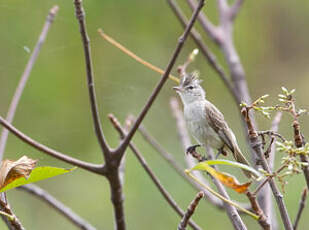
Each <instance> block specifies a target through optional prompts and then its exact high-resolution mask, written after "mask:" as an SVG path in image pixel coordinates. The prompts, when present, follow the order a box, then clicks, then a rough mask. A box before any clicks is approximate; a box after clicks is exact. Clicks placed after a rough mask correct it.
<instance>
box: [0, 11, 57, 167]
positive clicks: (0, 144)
mask: <svg viewBox="0 0 309 230" xmlns="http://www.w3.org/2000/svg"><path fill="white" fill-rule="evenodd" d="M58 9H59V7H58V6H54V7H53V8H51V9H50V11H49V13H48V16H47V18H46V21H45V24H44V26H43V29H42V31H41V34H40V36H39V39H38V41H37V43H36V45H35V47H34V49H33V52H32V54H31V56H30V59H29V60H28V63H27V65H26V68H25V70H24V72H23V74H22V76H21V78H20V80H19V83H18V86H17V88H16V90H15V93H14V96H13V99H12V101H11V104H10V107H9V110H8V113H7V116H6V120H7V121H8V122H9V123H12V121H13V119H14V115H15V112H16V109H17V106H18V103H19V100H20V97H21V95H22V93H23V91H24V88H25V86H26V83H27V81H28V78H29V76H30V73H31V70H32V67H33V66H34V63H35V61H36V59H37V57H38V55H39V53H40V50H41V47H42V45H43V43H44V41H45V39H46V36H47V33H48V31H49V28H50V26H51V24H52V23H53V21H54V19H55V16H56V14H57V12H58ZM8 134H9V132H8V130H7V129H3V130H2V133H1V138H0V161H1V160H2V158H3V154H4V150H5V146H6V141H7V138H8Z"/></svg>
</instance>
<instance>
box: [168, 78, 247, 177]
mask: <svg viewBox="0 0 309 230" xmlns="http://www.w3.org/2000/svg"><path fill="white" fill-rule="evenodd" d="M200 83H201V80H199V78H198V74H197V73H190V74H187V73H185V74H184V75H183V77H182V79H181V81H180V84H179V86H176V87H173V89H175V90H176V92H177V93H178V94H179V96H180V98H181V101H182V103H183V106H184V117H185V120H186V124H187V127H188V129H189V130H190V132H191V134H192V135H193V137H194V138H195V139H196V141H197V142H198V143H199V144H200V145H201V146H203V147H207V146H209V147H211V148H213V149H216V150H218V151H219V152H220V153H223V154H226V153H229V152H230V153H232V155H233V157H234V158H235V160H236V161H237V162H240V163H242V164H246V165H249V162H248V161H247V160H246V158H245V157H244V155H243V154H242V153H241V151H240V149H239V146H238V144H237V140H236V138H235V135H234V133H233V131H232V130H231V129H230V128H229V126H228V124H227V122H226V121H225V119H224V116H223V114H222V113H221V112H220V111H219V110H218V109H217V108H216V106H214V105H213V104H212V103H211V102H209V101H208V100H206V93H205V91H204V89H203V88H202V87H201V85H200ZM195 147H196V146H191V150H192V148H193V149H194V148H195ZM188 149H190V148H188ZM243 171H244V174H245V175H246V176H247V177H248V178H251V173H250V172H249V171H246V170H243Z"/></svg>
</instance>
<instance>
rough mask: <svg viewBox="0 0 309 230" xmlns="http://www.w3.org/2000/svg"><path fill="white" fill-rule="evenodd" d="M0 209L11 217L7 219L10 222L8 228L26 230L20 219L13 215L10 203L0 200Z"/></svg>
mask: <svg viewBox="0 0 309 230" xmlns="http://www.w3.org/2000/svg"><path fill="white" fill-rule="evenodd" d="M0 208H1V210H3V211H4V212H5V213H7V214H8V215H10V216H11V218H6V219H7V220H8V222H9V225H8V227H9V228H10V229H12V230H24V229H25V228H24V227H23V225H22V224H21V222H20V221H19V219H18V218H17V217H16V215H15V214H14V213H13V211H12V209H11V207H10V205H9V204H8V203H5V202H3V201H2V200H0Z"/></svg>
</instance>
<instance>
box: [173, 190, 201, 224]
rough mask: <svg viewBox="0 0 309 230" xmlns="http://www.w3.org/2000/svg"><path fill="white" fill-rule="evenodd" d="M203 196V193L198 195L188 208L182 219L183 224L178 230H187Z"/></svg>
mask: <svg viewBox="0 0 309 230" xmlns="http://www.w3.org/2000/svg"><path fill="white" fill-rule="evenodd" d="M203 196H204V193H203V192H199V193H198V194H196V196H195V198H194V200H193V201H192V202H191V203H190V205H189V207H188V208H187V211H186V213H185V214H184V216H183V217H182V219H181V222H180V223H179V225H178V230H186V227H187V225H188V221H189V220H190V218H191V216H192V215H193V213H194V211H195V209H196V207H197V206H198V204H199V202H200V200H201V199H202V198H203Z"/></svg>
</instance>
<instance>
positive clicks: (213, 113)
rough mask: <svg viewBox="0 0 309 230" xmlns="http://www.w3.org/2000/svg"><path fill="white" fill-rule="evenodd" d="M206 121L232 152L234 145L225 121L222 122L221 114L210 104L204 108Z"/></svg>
mask: <svg viewBox="0 0 309 230" xmlns="http://www.w3.org/2000/svg"><path fill="white" fill-rule="evenodd" d="M206 119H207V121H208V124H209V125H210V127H211V128H212V129H213V130H214V131H215V132H216V133H218V135H219V137H220V138H221V140H222V141H223V142H224V143H225V145H226V146H227V147H228V148H229V149H230V150H231V151H232V152H234V150H235V143H233V137H232V135H231V132H230V128H229V127H228V125H227V123H226V121H225V120H224V116H223V114H222V113H221V112H220V111H219V110H218V109H217V108H216V107H215V106H214V105H213V104H211V103H210V102H208V104H207V106H206Z"/></svg>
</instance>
